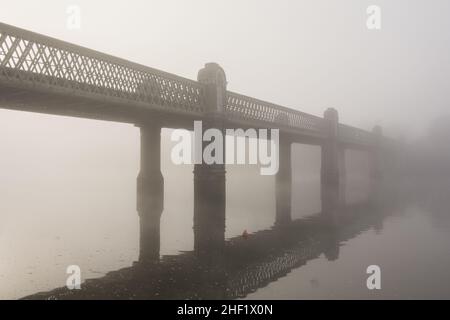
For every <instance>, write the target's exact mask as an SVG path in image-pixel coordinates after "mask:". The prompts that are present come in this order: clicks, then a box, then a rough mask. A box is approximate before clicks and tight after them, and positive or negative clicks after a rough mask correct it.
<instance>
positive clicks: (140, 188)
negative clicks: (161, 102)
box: [137, 123, 164, 263]
mask: <svg viewBox="0 0 450 320" xmlns="http://www.w3.org/2000/svg"><path fill="white" fill-rule="evenodd" d="M139 127H140V131H141V168H140V172H139V176H138V178H137V211H138V213H139V219H140V221H139V222H140V250H139V262H144V263H145V262H152V261H157V260H159V250H160V220H161V214H162V212H163V209H164V178H163V176H162V173H161V126H160V125H158V124H156V123H148V124H142V125H139Z"/></svg>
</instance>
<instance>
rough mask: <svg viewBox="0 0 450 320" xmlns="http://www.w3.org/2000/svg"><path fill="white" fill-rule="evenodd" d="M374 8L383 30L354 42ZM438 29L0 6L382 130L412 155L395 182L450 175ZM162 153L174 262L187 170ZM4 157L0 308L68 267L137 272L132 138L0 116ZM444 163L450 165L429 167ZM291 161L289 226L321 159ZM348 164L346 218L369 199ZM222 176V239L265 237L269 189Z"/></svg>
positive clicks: (260, 14)
mask: <svg viewBox="0 0 450 320" xmlns="http://www.w3.org/2000/svg"><path fill="white" fill-rule="evenodd" d="M372 4H376V5H378V6H379V7H380V8H381V29H380V30H369V29H368V28H367V26H366V21H367V19H368V15H367V13H366V9H367V7H368V6H369V5H372ZM70 5H78V6H79V8H80V9H81V16H80V17H81V28H80V29H79V30H69V29H68V28H67V19H68V13H67V11H66V10H67V8H68V6H70ZM449 13H450V2H449V1H447V0H434V1H425V0H420V1H419V0H414V1H411V0H410V1H407V0H396V1H392V0H377V1H365V0H347V1H335V0H326V1H325V0H315V1H296V0H292V1H287V0H279V1H273V0H272V1H268V0H245V1H242V0H227V1H216V0H190V1H186V0H178V1H174V0H130V1H120V2H119V1H106V0H96V1H87V0H71V1H68V0H40V1H25V0H16V1H6V0H0V21H1V22H3V23H6V24H11V25H14V26H17V27H20V28H24V29H27V30H31V31H34V32H38V33H41V34H44V35H47V36H52V37H55V38H57V39H61V40H64V41H68V42H71V43H75V44H77V45H81V46H84V47H88V48H91V49H95V50H98V51H100V52H104V53H108V54H111V55H114V56H118V57H120V58H124V59H126V60H130V61H133V62H137V63H140V64H142V65H146V66H150V67H153V68H156V69H160V70H164V71H167V72H170V73H174V74H177V75H180V76H184V77H186V78H190V79H194V80H195V79H196V77H197V72H198V71H199V70H200V69H201V68H202V67H203V66H204V64H205V63H207V62H212V61H214V62H217V63H218V64H220V66H221V67H223V69H224V70H225V73H226V75H227V81H228V89H229V90H231V91H234V92H238V93H242V94H245V95H248V96H251V97H255V98H258V99H262V100H267V101H270V102H273V103H276V104H279V105H282V106H286V107H289V108H292V109H297V110H300V111H303V112H307V113H310V114H314V115H317V116H322V115H323V112H324V111H325V110H326V109H327V108H330V107H333V108H336V109H337V110H338V112H339V117H340V122H342V123H345V124H348V125H351V126H355V127H358V128H362V129H366V130H372V128H373V127H374V126H375V125H381V126H382V127H383V132H384V133H385V135H387V136H390V137H393V138H395V139H399V140H400V141H405V142H408V143H409V144H410V146H413V148H409V149H408V150H409V151H408V153H405V155H407V156H406V157H405V158H404V159H403V160H405V161H406V159H408V156H410V155H414V160H411V159H408V160H411V161H409V162H404V164H405V167H404V168H403V169H404V171H405V175H407V174H408V173H409V172H411V171H415V172H418V171H420V170H422V171H427V170H428V169H429V167H430V164H433V165H434V164H435V163H439V166H441V167H442V168H444V167H445V168H446V169H445V170H448V163H449V159H450V149H449V147H448V145H449V140H448V136H449V135H448V130H446V128H448V127H449V126H450V120H448V119H449V118H448V117H444V116H445V115H447V114H448V113H450V112H449V111H448V105H449V104H450V90H448V84H449V83H450V55H449V50H450V48H449V46H450V31H449V30H450V19H449V18H448V16H449ZM162 137H163V143H162V171H163V174H164V178H165V188H166V194H165V197H166V198H165V208H164V213H163V216H162V221H161V223H162V224H161V252H162V253H163V254H175V253H177V252H179V251H180V250H191V249H192V246H193V244H192V242H193V234H192V212H193V189H192V186H193V174H192V170H193V167H192V166H187V165H186V166H175V165H173V164H172V163H171V162H170V159H169V156H170V148H171V146H172V143H171V142H170V130H168V129H164V130H163V135H162ZM430 139H431V140H430ZM436 141H437V142H439V143H438V145H436V144H434V142H436ZM416 146H417V148H416ZM0 147H1V149H2V151H1V154H2V156H1V158H0V180H1V181H2V183H1V184H0V194H1V195H2V200H1V201H0V252H2V254H3V259H0V281H1V282H2V284H1V285H0V298H5V297H6V298H10V297H21V296H24V295H26V294H31V293H34V292H35V291H38V290H45V289H48V290H49V289H51V288H53V287H56V286H62V285H63V284H64V281H65V277H66V274H65V269H64V268H65V266H66V265H68V264H73V263H76V264H79V265H80V266H81V267H82V268H85V269H88V275H89V276H92V277H95V276H96V274H104V273H106V272H107V271H110V270H113V269H117V268H121V267H124V266H128V265H130V264H131V262H132V261H134V260H136V259H137V254H138V237H139V234H138V228H139V227H138V216H137V213H136V177H137V174H138V171H139V151H140V150H139V129H138V128H136V127H134V126H133V125H130V124H120V123H113V122H106V121H94V120H87V119H79V118H69V117H60V116H51V115H43V114H37V113H36V114H35V113H29V112H18V111H10V110H6V109H0ZM443 150H445V152H446V153H447V154H448V157H447V158H442V157H437V156H435V155H437V154H440V153H441V152H442V151H443ZM424 152H428V153H429V154H430V156H428V157H420V156H419V155H423V154H424ZM436 158H438V160H437V159H436ZM292 159H293V173H294V174H293V186H294V187H293V189H294V193H295V194H296V195H295V197H293V200H292V203H293V207H294V208H295V210H294V211H295V213H293V218H298V217H302V216H305V215H308V214H313V213H317V212H319V211H320V209H321V207H320V165H321V164H320V148H319V147H317V146H305V145H296V146H295V147H294V148H293V157H292ZM346 161H347V162H346V167H347V174H348V184H347V187H346V188H347V201H348V202H352V201H353V202H357V201H360V200H361V199H364V198H365V197H366V196H367V193H368V182H367V180H368V179H367V178H368V174H369V173H368V172H369V164H368V159H367V155H366V154H365V153H364V152H360V151H348V152H347V160H346ZM441 167H437V166H434V168H435V169H436V168H441ZM228 170H229V174H228V175H227V219H228V220H227V229H226V236H227V238H229V237H232V236H236V235H240V234H242V231H243V230H247V229H249V231H250V232H251V231H255V230H262V229H265V228H268V227H270V226H271V225H272V224H273V211H274V208H275V202H274V177H263V176H260V175H259V174H258V168H256V167H254V166H253V167H250V168H244V169H243V168H239V167H233V166H230V168H228ZM436 170H440V169H436ZM449 171H450V170H449ZM440 172H442V171H439V173H440ZM439 173H437V175H439ZM249 190H251V192H249ZM250 211H252V212H254V213H255V212H256V214H254V215H246V213H247V212H250ZM405 234H406V231H405ZM370 241H372V240H370ZM18 253H20V254H18ZM352 261H353V260H352ZM49 272H51V273H52V277H53V278H52V279H51V280H49V279H48V277H46V275H47V273H49ZM24 274H25V275H26V276H25V277H23V275H24ZM263 296H264V295H263Z"/></svg>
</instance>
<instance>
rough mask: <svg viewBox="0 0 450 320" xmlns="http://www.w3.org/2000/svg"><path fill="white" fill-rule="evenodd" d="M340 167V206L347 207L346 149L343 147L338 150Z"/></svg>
mask: <svg viewBox="0 0 450 320" xmlns="http://www.w3.org/2000/svg"><path fill="white" fill-rule="evenodd" d="M338 153H339V154H338V157H339V159H338V166H339V205H341V206H345V205H346V200H347V199H346V188H347V168H346V166H345V159H346V157H345V154H346V149H345V147H343V146H341V147H340V148H339V150H338Z"/></svg>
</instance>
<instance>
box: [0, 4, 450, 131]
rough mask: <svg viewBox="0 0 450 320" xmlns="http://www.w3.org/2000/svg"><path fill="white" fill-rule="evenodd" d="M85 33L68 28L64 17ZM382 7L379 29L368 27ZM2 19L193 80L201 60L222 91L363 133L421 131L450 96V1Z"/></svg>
mask: <svg viewBox="0 0 450 320" xmlns="http://www.w3.org/2000/svg"><path fill="white" fill-rule="evenodd" d="M70 4H78V5H80V7H81V9H82V29H81V30H79V31H70V30H68V29H67V28H66V19H67V14H66V8H67V6H68V5H70ZM371 4H376V5H379V6H380V7H381V9H382V29H381V30H379V31H373V30H372V31H370V30H368V29H367V28H366V19H367V14H366V8H367V7H368V6H369V5H371ZM0 8H1V9H0V21H2V22H5V23H8V24H12V25H16V26H19V27H23V28H25V29H30V30H33V31H36V32H39V33H43V34H46V35H50V36H54V37H56V38H60V39H62V40H66V41H69V42H73V43H76V44H80V45H83V46H87V47H90V48H93V49H96V50H99V51H102V52H106V53H110V54H113V55H116V56H119V57H122V58H125V59H128V60H132V61H135V62H139V63H142V64H145V65H148V66H151V67H154V68H158V69H162V70H165V71H168V72H172V73H176V74H179V75H183V76H185V77H188V78H195V77H196V73H197V71H198V70H199V69H200V68H201V67H202V66H203V64H204V63H205V62H209V61H215V62H218V63H219V64H221V65H222V66H223V68H224V69H225V71H226V73H227V77H228V81H229V89H231V90H233V91H237V92H240V93H244V94H248V95H251V96H254V97H257V98H260V99H265V100H269V101H271V102H275V103H279V104H282V105H285V106H288V107H292V108H296V109H299V110H302V111H306V112H309V113H313V114H316V115H321V114H322V112H323V110H324V109H325V108H327V107H335V108H337V109H338V110H339V112H340V116H341V120H342V122H344V123H348V124H350V125H354V126H359V127H362V128H367V129H371V128H372V126H373V125H375V124H381V125H383V126H384V127H385V131H387V132H390V133H397V132H398V129H400V128H401V129H402V130H406V133H411V132H412V133H415V134H417V133H420V132H422V131H423V129H424V128H426V127H427V125H428V122H429V120H430V119H432V118H434V117H436V116H437V115H438V114H440V113H442V112H444V111H447V105H448V102H449V99H450V96H449V95H450V94H449V90H448V89H447V85H448V83H449V81H448V80H449V76H450V72H449V71H450V70H449V69H450V63H449V62H450V61H449V60H450V55H449V54H448V53H449V52H448V51H449V50H448V46H449V40H450V39H449V36H450V34H449V30H450V21H449V20H448V19H447V18H448V13H449V12H450V2H449V1H445V0H444V1H441V0H434V1H425V0H417V1H406V0H395V1H392V0H389V1H383V0H376V1H374V0H372V1H364V0H346V1H335V0H315V1H293V0H292V1H289V0H280V1H266V0H245V1H242V0H236V1H233V0H227V1H215V0H190V1H186V0H179V1H174V0H156V1H155V0H145V1H144V0H142V1H140V0H129V1H106V0H96V1H87V0H71V1H67V0H65V1H61V0H40V1H24V0H16V1H14V2H13V1H5V0H0Z"/></svg>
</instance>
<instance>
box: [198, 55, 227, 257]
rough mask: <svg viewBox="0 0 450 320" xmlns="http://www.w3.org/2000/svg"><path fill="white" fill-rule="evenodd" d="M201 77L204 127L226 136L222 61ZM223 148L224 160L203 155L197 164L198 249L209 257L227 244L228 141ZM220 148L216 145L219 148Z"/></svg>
mask: <svg viewBox="0 0 450 320" xmlns="http://www.w3.org/2000/svg"><path fill="white" fill-rule="evenodd" d="M198 81H199V82H200V83H202V84H203V85H204V88H205V101H206V104H205V105H206V110H205V117H204V120H203V125H202V129H203V131H205V130H208V129H217V130H219V131H220V132H221V133H222V137H224V136H225V135H224V124H223V112H222V111H223V108H224V106H225V104H226V97H227V95H226V85H227V82H226V76H225V72H224V71H223V69H222V68H221V67H220V66H219V65H218V64H216V63H207V64H206V65H205V67H204V68H203V69H201V70H200V71H199V73H198ZM202 135H203V133H202ZM214 142H215V141H214ZM210 143H212V142H204V141H203V142H202V145H201V146H195V147H196V150H195V151H194V152H195V153H196V154H197V152H198V149H197V148H200V151H201V155H202V156H203V154H204V151H205V148H206V147H207V146H208V145H209V144H210ZM222 148H223V149H222V150H220V151H222V154H223V159H222V160H223V161H222V163H217V162H215V163H213V164H207V163H205V162H204V159H202V161H201V164H196V165H195V167H194V250H195V251H196V252H197V253H198V254H199V255H201V256H206V257H214V256H215V255H214V254H215V253H217V252H220V251H222V249H223V247H224V245H225V213H226V180H225V175H226V170H225V163H224V162H225V141H223V143H222ZM218 151H219V150H217V149H216V151H215V152H218ZM203 158H204V157H203Z"/></svg>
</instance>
